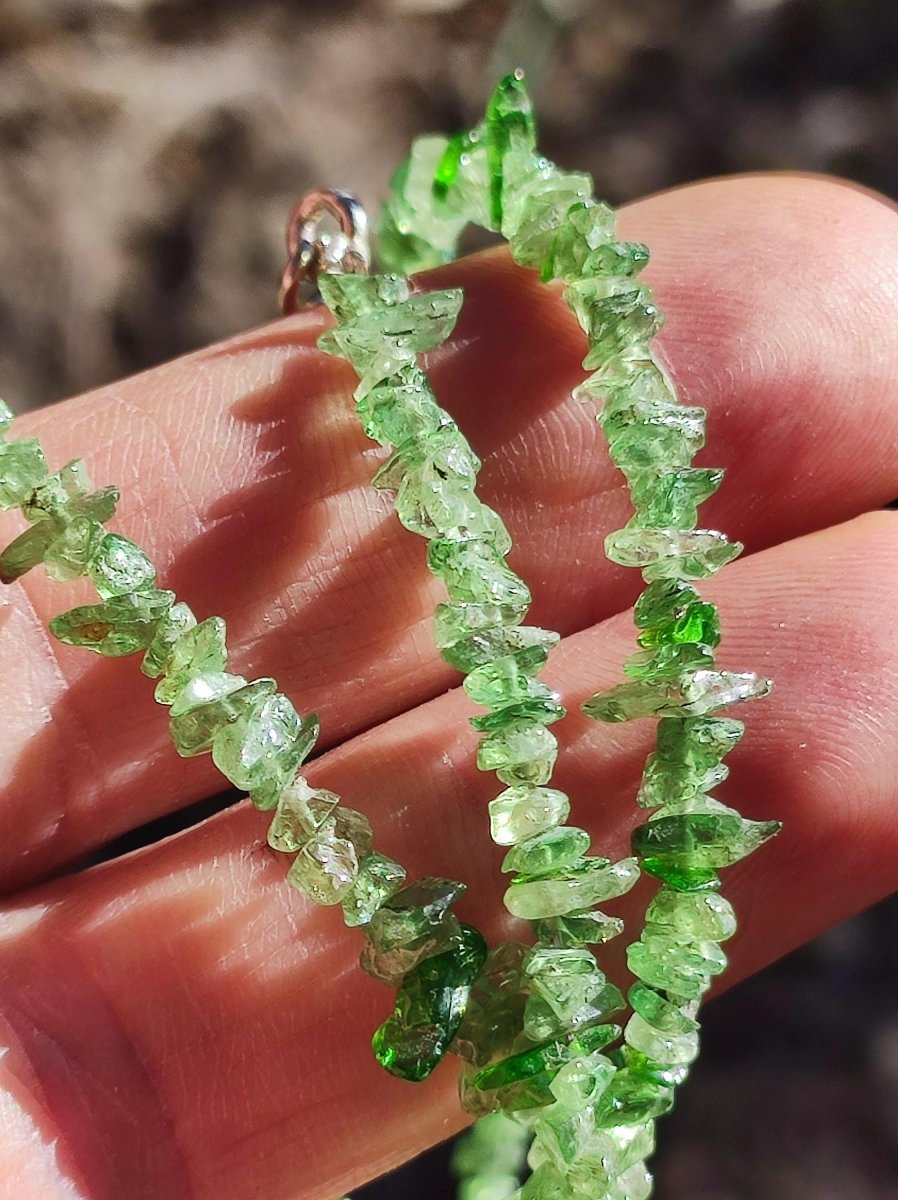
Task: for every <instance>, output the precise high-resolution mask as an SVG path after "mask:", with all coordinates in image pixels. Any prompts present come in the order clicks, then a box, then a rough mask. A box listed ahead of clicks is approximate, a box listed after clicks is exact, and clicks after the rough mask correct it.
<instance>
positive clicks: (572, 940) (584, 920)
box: [533, 909, 624, 946]
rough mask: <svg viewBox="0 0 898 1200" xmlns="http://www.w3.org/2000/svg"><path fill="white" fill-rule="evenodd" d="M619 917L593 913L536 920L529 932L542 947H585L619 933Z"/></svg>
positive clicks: (620, 923)
mask: <svg viewBox="0 0 898 1200" xmlns="http://www.w3.org/2000/svg"><path fill="white" fill-rule="evenodd" d="M623 929H624V923H623V921H622V920H621V919H620V917H608V916H606V915H605V914H604V913H602V912H599V911H598V910H597V909H586V910H585V911H583V912H571V913H567V914H565V915H564V916H560V917H544V918H543V919H541V920H538V921H537V922H536V923H535V925H534V927H533V932H534V933H535V934H536V936H537V938H538V940H539V941H540V943H541V944H542V945H544V946H589V945H592V944H594V943H597V942H608V941H610V940H611V939H612V938H615V937H617V936H618V934H620V933H622V932H623Z"/></svg>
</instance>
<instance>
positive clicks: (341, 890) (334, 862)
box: [287, 809, 370, 905]
mask: <svg viewBox="0 0 898 1200" xmlns="http://www.w3.org/2000/svg"><path fill="white" fill-rule="evenodd" d="M340 811H341V810H339V809H337V810H336V812H337V813H339V812H340ZM358 815H359V814H353V816H358ZM345 832H346V831H345V828H344V829H341V828H340V827H339V826H338V822H337V816H336V815H335V816H331V817H328V818H326V820H325V821H323V822H322V824H321V825H320V826H319V827H318V829H317V830H316V832H315V834H314V837H313V838H312V839H311V840H310V841H309V842H307V843H306V845H305V846H304V847H303V849H302V850H301V851H300V853H299V854H297V856H296V858H295V859H294V860H293V863H292V865H291V867H290V870H289V871H288V872H287V882H288V883H289V884H291V886H293V887H295V888H296V890H297V891H299V892H302V894H303V895H304V896H307V897H308V898H309V899H310V900H312V901H314V903H315V904H324V905H329V904H339V903H340V902H341V900H343V898H344V897H345V896H346V895H347V894H348V893H349V891H350V889H351V888H352V886H353V884H354V883H355V881H356V879H357V877H358V873H359V859H360V858H362V857H364V855H365V854H366V853H367V851H368V849H369V848H370V839H369V838H366V839H364V841H363V845H364V847H365V848H364V849H362V850H361V853H360V852H359V849H358V848H357V846H356V845H355V843H354V841H353V840H352V838H350V837H346V836H341V834H343V833H345Z"/></svg>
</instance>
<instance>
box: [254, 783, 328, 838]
mask: <svg viewBox="0 0 898 1200" xmlns="http://www.w3.org/2000/svg"><path fill="white" fill-rule="evenodd" d="M339 803H340V797H339V796H337V795H336V794H335V793H334V792H329V791H326V790H324V789H322V788H313V787H310V786H309V784H308V783H307V782H306V780H305V779H303V777H302V776H301V775H298V776H297V777H296V779H294V780H293V781H292V783H290V784H289V785H288V786H287V787H285V788H284V790H283V791H282V792H281V794H280V796H279V797H278V802H277V809H276V811H275V814H274V817H273V818H272V821H271V825H270V826H269V827H268V844H269V846H271V848H272V849H273V850H280V851H281V852H282V853H285V854H292V853H296V852H297V851H299V850H302V849H303V847H304V846H306V845H308V843H309V842H310V841H311V840H312V838H313V837H314V836H315V834H316V833H317V832H318V830H319V829H320V828H321V827H322V825H323V824H324V822H325V821H326V820H327V819H328V817H330V816H331V815H332V814H333V813H334V810H335V809H336V808H337V805H338V804H339Z"/></svg>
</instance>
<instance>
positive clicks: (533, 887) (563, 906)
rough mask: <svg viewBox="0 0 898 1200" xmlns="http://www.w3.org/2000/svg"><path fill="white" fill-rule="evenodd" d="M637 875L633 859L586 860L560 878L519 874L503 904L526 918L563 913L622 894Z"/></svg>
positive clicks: (534, 918)
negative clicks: (615, 860)
mask: <svg viewBox="0 0 898 1200" xmlns="http://www.w3.org/2000/svg"><path fill="white" fill-rule="evenodd" d="M638 878H639V867H638V865H637V863H636V860H635V859H634V858H624V859H621V860H620V862H616V863H611V862H609V861H608V860H607V859H599V858H596V859H587V860H585V862H584V864H583V866H582V867H581V868H580V869H579V870H571V871H570V872H568V873H567V874H566V875H565V876H564V877H561V878H557V879H554V878H546V879H536V880H531V879H529V878H528V877H527V876H521V877H519V878H518V879H514V880H512V884H511V887H510V888H509V889H508V891H507V892H506V893H505V907H506V908H507V909H508V911H509V912H510V913H511V914H512V916H515V917H523V918H524V919H525V920H529V921H535V920H538V919H539V918H541V917H558V916H563V915H564V914H565V913H570V912H576V911H577V910H578V909H582V908H588V907H590V906H591V905H593V904H601V903H602V901H604V900H611V899H613V898H614V897H615V896H622V895H624V893H625V892H628V891H629V890H630V888H632V887H633V885H634V884H635V883H636V881H637V879H638Z"/></svg>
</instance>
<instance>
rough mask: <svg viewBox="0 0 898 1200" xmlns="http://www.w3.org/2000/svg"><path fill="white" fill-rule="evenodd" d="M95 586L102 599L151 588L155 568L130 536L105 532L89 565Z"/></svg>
mask: <svg viewBox="0 0 898 1200" xmlns="http://www.w3.org/2000/svg"><path fill="white" fill-rule="evenodd" d="M88 572H89V574H90V577H91V580H92V581H93V585H94V587H95V588H96V589H97V591H98V592H99V594H100V596H101V597H102V598H103V599H104V600H108V599H110V598H111V597H112V596H122V595H124V594H125V593H127V592H138V591H141V590H143V589H144V588H151V587H152V586H153V584H154V583H155V581H156V568H155V567H154V566H153V564H152V563H151V562H150V560H149V558H147V556H146V554H144V552H143V550H141V548H140V547H139V546H137V545H135V543H134V542H132V541H131V540H130V538H126V537H122V535H121V534H119V533H107V534H106V535H105V536H104V537H103V540H102V541H101V542H100V545H99V547H98V549H97V552H96V554H95V555H94V557H93V559H92V560H91V563H90V566H89V568H88Z"/></svg>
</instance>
